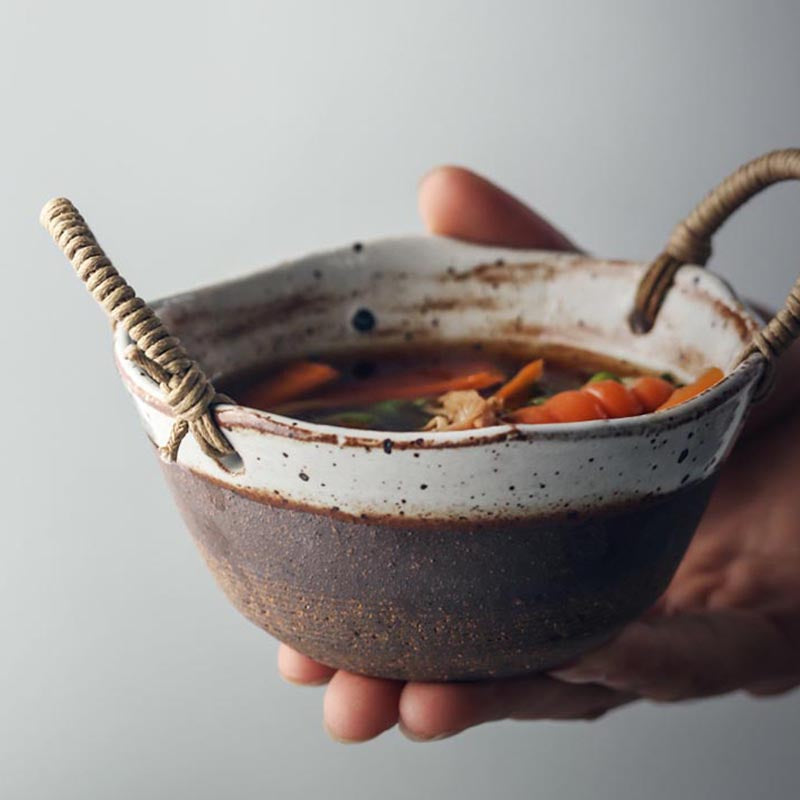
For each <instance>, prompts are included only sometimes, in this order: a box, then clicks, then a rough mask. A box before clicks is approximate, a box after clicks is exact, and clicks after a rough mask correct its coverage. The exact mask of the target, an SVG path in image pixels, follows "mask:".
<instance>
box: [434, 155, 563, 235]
mask: <svg viewBox="0 0 800 800" xmlns="http://www.w3.org/2000/svg"><path fill="white" fill-rule="evenodd" d="M419 209H420V214H421V216H422V219H423V222H424V223H425V225H426V227H427V228H428V230H430V231H431V233H438V234H440V235H442V236H452V237H454V238H456V239H464V240H466V241H469V242H482V243H484V244H498V245H504V246H507V247H534V248H542V249H544V250H576V249H577V248H576V247H575V245H573V244H572V242H570V241H569V239H567V237H566V236H564V234H562V233H561V232H560V231H558V230H557V229H556V228H554V227H553V226H552V225H551V224H550V223H549V222H547V221H545V220H544V219H542V217H540V216H539V215H538V214H536V213H535V212H533V211H532V210H531V209H529V208H528V207H527V206H526V205H524V204H523V203H521V202H520V201H519V200H517V199H516V198H515V197H512V196H511V195H510V194H508V193H507V192H504V191H503V190H502V189H500V188H498V187H497V186H495V185H494V184H493V183H490V182H489V181H487V180H486V179H485V178H482V177H480V176H479V175H476V174H475V173H474V172H470V171H469V170H467V169H464V168H463V167H451V166H446V167H437V168H436V169H434V170H431V172H429V173H428V174H427V175H426V176H425V177H424V178H423V179H422V182H421V183H420V187H419Z"/></svg>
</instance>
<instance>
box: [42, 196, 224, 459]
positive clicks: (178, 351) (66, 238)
mask: <svg viewBox="0 0 800 800" xmlns="http://www.w3.org/2000/svg"><path fill="white" fill-rule="evenodd" d="M39 219H40V221H41V223H42V225H43V226H44V227H45V228H46V229H47V230H48V231H49V232H50V235H51V236H52V237H53V240H54V241H55V243H56V244H57V245H58V247H59V248H60V249H61V251H62V252H63V253H64V254H65V255H66V256H67V258H68V259H69V260H70V261H71V262H72V266H73V267H75V271H76V272H77V273H78V276H79V277H80V279H81V280H82V281H83V282H84V283H85V284H86V287H87V288H88V289H89V291H90V292H91V295H92V297H94V299H95V300H97V302H98V303H99V304H100V305H101V306H102V307H103V308H104V309H105V310H106V312H107V313H108V315H109V316H110V317H111V319H112V320H113V322H114V324H115V325H116V324H119V325H122V327H123V328H124V329H125V330H126V331H127V332H128V335H129V336H130V338H131V341H132V342H133V343H134V344H133V346H132V347H131V348H129V353H128V357H129V358H131V360H132V361H134V363H136V364H137V366H139V367H140V368H141V369H142V370H144V371H145V372H146V373H147V374H148V375H149V376H150V378H152V380H154V381H155V382H156V383H158V384H159V386H160V387H161V390H162V391H163V392H164V396H165V398H166V400H167V403H168V404H169V406H170V408H171V409H172V413H173V415H174V417H175V423H174V425H173V426H172V431H171V432H170V436H169V440H168V441H167V443H166V444H165V445H164V446H163V447H161V448H160V450H161V455H162V457H163V458H165V459H166V460H167V461H175V460H176V458H177V455H178V449H179V448H180V444H181V442H182V441H183V438H184V437H185V436H186V434H187V433H188V432H189V431H191V432H192V434H193V435H194V438H195V439H196V440H197V443H198V444H199V445H200V447H201V449H202V450H203V452H204V453H205V454H206V455H208V456H210V457H211V458H214V459H215V460H216V461H218V462H219V461H220V460H221V459H223V458H225V457H226V456H232V455H234V450H233V448H232V447H231V445H230V443H229V442H228V440H227V439H226V438H225V436H224V435H223V433H222V432H221V431H220V429H219V427H218V426H217V423H216V420H215V419H214V417H213V415H212V411H211V406H212V404H213V403H214V402H219V401H220V400H222V399H224V398H222V396H220V395H218V394H217V392H216V390H215V389H214V387H213V385H212V384H211V382H210V381H209V380H208V378H206V376H205V375H204V374H203V371H202V370H201V369H200V367H199V365H198V364H197V362H195V361H193V360H192V359H191V358H190V357H189V355H188V354H187V352H186V351H185V350H184V349H183V346H182V345H181V343H180V342H179V341H178V339H176V338H175V337H174V336H170V335H169V333H168V331H167V330H166V329H165V328H164V325H163V324H162V322H161V320H160V319H159V318H158V316H157V315H156V313H155V312H154V311H153V310H152V309H151V308H150V306H148V305H147V303H145V302H144V300H142V299H141V298H140V297H137V295H136V293H135V292H134V291H133V289H132V288H131V287H130V286H129V285H128V283H127V282H126V281H125V279H124V278H123V277H122V276H121V275H120V274H119V273H118V272H117V270H116V269H114V267H113V266H112V264H111V261H110V260H109V258H108V256H106V254H105V253H104V252H103V249H102V248H101V247H100V245H99V244H98V243H97V240H96V239H95V237H94V234H93V233H92V232H91V230H90V229H89V226H88V225H87V224H86V222H85V221H84V219H83V217H82V216H81V215H80V214H79V213H78V210H77V209H76V208H75V206H74V205H72V203H71V202H70V201H69V200H66V199H64V198H62V197H59V198H56V199H54V200H51V201H50V202H49V203H47V205H45V207H44V208H43V209H42V213H41V215H40V217H39Z"/></svg>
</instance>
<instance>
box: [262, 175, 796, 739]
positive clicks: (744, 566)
mask: <svg viewBox="0 0 800 800" xmlns="http://www.w3.org/2000/svg"><path fill="white" fill-rule="evenodd" d="M419 204H420V211H421V214H422V217H423V220H424V221H425V224H426V226H427V227H428V228H429V230H430V231H431V232H433V233H438V234H443V235H447V236H453V237H456V238H460V239H465V240H469V241H475V242H482V243H486V244H499V245H505V246H511V247H530V248H542V249H549V250H570V249H574V247H573V246H572V245H571V243H570V242H569V240H568V239H566V237H564V236H563V235H562V234H561V233H559V232H558V231H557V230H556V229H555V228H553V227H552V226H551V225H549V224H548V223H547V222H545V221H544V220H543V219H542V218H541V217H539V216H537V215H536V214H535V213H534V212H533V211H531V210H530V209H528V208H527V207H526V206H524V205H523V204H522V203H520V202H519V201H518V200H516V199H514V198H513V197H511V196H510V195H508V194H506V193H504V192H502V191H501V190H500V189H498V188H497V187H495V186H493V185H492V184H490V183H488V182H487V181H485V180H483V179H482V178H480V177H478V176H476V175H474V174H473V173H470V172H468V171H466V170H462V169H458V168H453V167H445V168H441V169H437V170H434V171H433V172H431V173H429V174H428V175H427V176H426V177H425V178H424V179H423V181H422V184H421V186H420V195H419ZM798 374H800V346H797V345H796V346H795V347H794V348H793V349H792V350H790V351H789V353H787V354H786V355H785V356H784V358H783V360H782V364H781V367H780V374H779V379H778V383H777V386H776V390H775V392H774V393H773V395H772V398H771V399H770V400H769V401H768V402H767V403H765V404H763V406H762V407H760V408H759V409H758V412H757V414H756V415H754V419H753V420H752V422H751V425H750V426H749V428H748V431H746V434H745V436H744V437H743V439H742V441H741V442H740V444H739V445H738V446H737V448H736V450H735V451H734V453H733V454H732V456H731V458H730V459H729V460H728V462H727V464H726V465H725V467H724V468H723V472H722V475H721V479H720V483H719V485H718V488H717V489H716V491H715V494H714V496H713V498H712V502H711V505H710V507H709V510H708V512H707V513H706V516H705V517H704V519H703V522H702V524H701V526H700V528H699V530H698V532H697V534H696V535H695V538H694V540H693V541H692V544H691V545H690V547H689V550H688V552H687V554H686V556H685V558H684V560H683V562H682V564H681V566H680V568H679V569H678V572H677V573H676V575H675V577H674V579H673V581H672V583H671V584H670V586H669V588H668V589H667V591H666V593H665V594H664V596H663V597H662V598H661V600H660V601H659V603H658V604H657V606H656V608H655V609H653V610H652V612H650V613H649V614H648V615H646V616H645V617H644V618H642V619H641V620H638V621H636V622H633V623H631V624H630V625H628V626H627V627H626V628H625V629H624V630H623V631H622V633H621V634H620V635H619V636H618V637H617V638H616V639H615V640H614V641H612V642H611V643H609V644H607V645H605V646H603V647H602V648H600V649H598V650H595V651H593V652H591V653H588V654H586V655H585V656H583V657H582V658H580V659H579V660H578V661H576V662H575V663H573V664H570V665H569V666H567V667H565V668H562V669H560V670H557V671H555V672H553V673H551V674H550V675H537V676H532V677H526V678H517V679H510V680H498V681H485V682H477V683H458V684H455V683H454V684H446V683H415V682H412V683H405V684H404V683H402V682H400V681H390V680H384V679H379V678H367V677H363V676H359V675H353V674H351V673H348V672H345V671H343V670H338V671H337V670H334V669H331V668H329V667H326V666H324V665H322V664H318V663H316V662H314V661H312V660H311V659H309V658H307V657H305V656H303V655H301V654H300V653H298V652H296V651H294V650H292V649H290V648H288V647H286V646H285V645H281V647H280V650H279V654H278V666H279V669H280V672H281V674H282V675H283V676H284V677H285V678H286V679H287V680H289V681H291V682H293V683H298V684H303V685H319V684H323V683H327V684H328V685H327V688H326V690H325V699H324V704H323V706H324V708H323V714H324V721H325V726H326V728H327V730H328V731H329V732H330V734H331V735H332V736H333V737H334V738H336V739H338V740H341V741H365V740H367V739H371V738H373V737H374V736H377V735H378V734H380V733H381V732H383V731H384V730H387V729H388V728H390V727H392V726H394V725H395V724H398V723H399V725H400V727H401V729H402V730H403V731H404V733H406V735H407V736H409V737H410V738H414V739H422V740H432V739H438V738H443V737H444V736H447V735H452V734H453V733H457V732H460V731H463V730H465V729H466V728H469V727H472V726H474V725H478V724H480V723H482V722H487V721H490V720H497V719H503V718H512V719H594V718H596V717H598V716H601V715H602V714H604V713H605V712H606V711H608V710H610V709H612V708H615V707H617V706H620V705H624V704H626V703H629V702H631V701H633V700H638V699H649V700H655V701H676V700H684V699H689V698H694V697H705V696H709V695H714V694H722V693H725V692H731V691H735V690H737V689H744V690H746V691H748V692H750V693H752V694H755V695H767V694H775V693H780V692H784V691H788V690H789V689H791V688H793V687H795V686H797V685H799V684H800V492H798V491H797V486H796V484H797V475H800V412H798V410H797V400H798V399H800V382H799V381H797V378H796V376H797V375H798Z"/></svg>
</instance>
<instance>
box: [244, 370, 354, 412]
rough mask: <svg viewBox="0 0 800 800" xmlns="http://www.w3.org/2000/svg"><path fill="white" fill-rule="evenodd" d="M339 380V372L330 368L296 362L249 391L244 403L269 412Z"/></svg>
mask: <svg viewBox="0 0 800 800" xmlns="http://www.w3.org/2000/svg"><path fill="white" fill-rule="evenodd" d="M338 377H339V371H338V370H336V369H334V368H333V367H331V366H330V365H329V364H320V363H318V362H315V361H295V362H293V363H291V364H287V365H286V366H285V367H284V368H283V369H282V370H280V371H279V372H278V373H276V374H275V375H270V377H269V378H267V379H265V380H263V381H260V382H259V383H257V384H255V385H254V386H252V387H250V389H249V390H248V391H247V393H246V396H245V397H244V398H243V400H244V401H245V402H246V403H247V404H248V405H251V406H255V407H256V408H261V409H264V410H272V409H274V408H275V407H276V406H279V405H281V404H282V403H287V402H289V401H290V400H296V399H298V398H300V397H303V396H304V395H307V394H309V393H310V392H313V391H314V390H315V389H319V388H320V387H322V386H325V385H326V384H328V383H331V382H332V381H334V380H336V378H338Z"/></svg>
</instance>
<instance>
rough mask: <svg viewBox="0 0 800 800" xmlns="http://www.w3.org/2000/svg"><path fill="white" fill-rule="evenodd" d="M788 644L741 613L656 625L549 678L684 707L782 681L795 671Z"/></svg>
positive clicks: (625, 635) (683, 617) (638, 626)
mask: <svg viewBox="0 0 800 800" xmlns="http://www.w3.org/2000/svg"><path fill="white" fill-rule="evenodd" d="M796 661H797V658H796V656H793V655H792V647H791V644H790V643H789V642H788V640H787V639H786V638H784V636H783V635H782V634H781V632H780V631H779V629H778V628H776V627H775V626H774V625H773V624H772V623H771V622H769V621H768V620H767V619H765V618H763V617H760V616H758V615H756V614H753V613H750V612H745V611H717V612H710V613H701V614H678V615H675V616H671V617H669V616H668V617H656V618H653V619H650V620H647V621H640V622H635V623H633V624H631V625H629V626H628V627H627V628H626V629H625V630H624V631H623V632H622V633H621V634H620V636H619V637H618V638H617V639H616V640H615V641H613V642H612V643H610V644H608V645H606V646H604V647H602V648H600V649H599V650H596V651H594V652H592V653H589V654H588V655H586V656H584V657H583V658H582V659H580V661H579V662H578V663H576V664H574V665H572V666H570V667H568V668H565V669H562V670H557V671H556V672H554V673H553V674H554V675H555V676H556V677H557V678H559V679H560V680H563V681H567V682H570V683H575V684H587V683H589V684H600V685H603V686H607V687H608V688H610V689H615V690H617V691H620V692H630V693H636V694H640V695H641V696H643V697H646V698H649V699H651V700H657V701H674V700H685V699H689V698H694V697H707V696H710V695H714V694H722V693H725V692H729V691H733V690H735V689H741V688H744V687H747V686H749V685H754V684H759V683H762V682H764V681H772V680H774V679H779V678H785V677H787V675H788V674H793V673H794V672H796V670H797V669H798V665H797V663H796Z"/></svg>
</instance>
